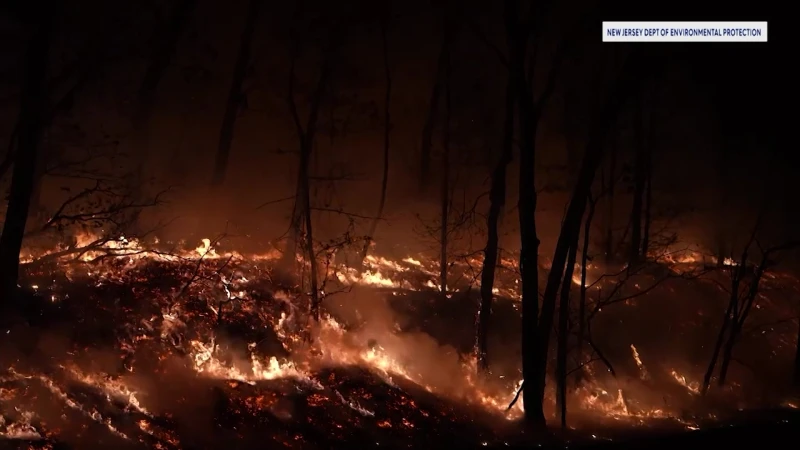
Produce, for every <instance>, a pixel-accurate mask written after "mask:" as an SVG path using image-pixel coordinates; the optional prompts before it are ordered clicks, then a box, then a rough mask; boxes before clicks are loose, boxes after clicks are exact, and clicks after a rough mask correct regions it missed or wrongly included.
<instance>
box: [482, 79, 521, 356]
mask: <svg viewBox="0 0 800 450" xmlns="http://www.w3.org/2000/svg"><path fill="white" fill-rule="evenodd" d="M515 96H516V93H515V92H514V86H513V83H512V80H511V79H510V77H509V80H508V85H507V86H506V111H505V114H506V118H505V123H504V124H503V144H502V145H503V148H502V156H501V157H500V160H499V161H498V162H497V165H496V166H495V168H494V172H493V173H492V185H491V188H490V190H489V215H488V216H487V218H486V228H487V238H486V248H485V249H484V253H483V254H484V257H483V270H482V271H481V305H480V310H479V311H478V326H477V331H478V333H477V353H478V370H479V371H487V370H488V368H489V362H488V359H487V354H488V342H489V328H490V326H489V322H490V319H491V315H492V300H493V297H494V294H493V293H492V291H493V289H494V276H495V271H496V270H497V256H498V251H499V247H498V242H499V237H498V221H499V220H500V213H501V212H502V211H503V207H504V206H505V202H506V170H507V168H508V164H509V163H510V162H511V158H512V150H513V149H512V146H513V141H514V107H515V106H516V101H515Z"/></svg>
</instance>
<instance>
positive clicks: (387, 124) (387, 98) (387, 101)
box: [361, 4, 392, 261]
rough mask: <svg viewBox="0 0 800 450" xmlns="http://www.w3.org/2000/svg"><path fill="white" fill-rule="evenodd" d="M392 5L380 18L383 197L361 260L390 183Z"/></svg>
mask: <svg viewBox="0 0 800 450" xmlns="http://www.w3.org/2000/svg"><path fill="white" fill-rule="evenodd" d="M389 8H390V6H389V5H388V4H387V6H386V7H385V10H384V11H383V13H382V16H381V18H380V27H381V46H382V48H383V74H384V80H385V81H384V82H385V90H384V98H383V105H384V106H383V117H384V122H383V178H382V179H381V199H380V202H379V203H378V214H377V215H376V216H375V218H374V219H373V220H372V224H371V225H370V227H369V233H367V239H366V242H365V243H364V250H363V251H362V252H361V260H362V261H363V260H364V258H366V257H367V252H368V251H369V246H370V244H371V243H372V241H373V239H374V238H375V230H377V229H378V221H379V220H380V219H381V217H382V216H383V208H384V206H385V205H386V190H387V188H388V185H389V143H390V136H391V130H392V120H391V115H390V111H391V99H392V71H391V69H390V68H389V43H388V37H387V33H388V28H389V17H390V14H391V10H390V9H389Z"/></svg>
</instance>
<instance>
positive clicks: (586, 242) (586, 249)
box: [577, 198, 597, 361]
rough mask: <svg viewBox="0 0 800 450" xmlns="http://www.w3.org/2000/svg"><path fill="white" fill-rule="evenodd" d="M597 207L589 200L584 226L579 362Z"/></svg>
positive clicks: (583, 337)
mask: <svg viewBox="0 0 800 450" xmlns="http://www.w3.org/2000/svg"><path fill="white" fill-rule="evenodd" d="M596 207H597V200H595V199H592V198H590V199H589V212H588V213H587V214H586V222H585V223H584V224H583V252H582V253H581V291H580V299H579V303H578V350H577V352H578V361H582V358H583V342H584V340H585V339H586V272H587V267H586V266H587V265H588V264H589V237H590V235H591V232H592V219H593V218H594V212H595V209H596Z"/></svg>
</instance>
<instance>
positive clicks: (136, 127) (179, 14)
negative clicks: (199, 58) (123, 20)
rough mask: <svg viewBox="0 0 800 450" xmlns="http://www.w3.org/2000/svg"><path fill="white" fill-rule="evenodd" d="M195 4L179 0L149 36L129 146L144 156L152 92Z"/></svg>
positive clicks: (164, 69)
mask: <svg viewBox="0 0 800 450" xmlns="http://www.w3.org/2000/svg"><path fill="white" fill-rule="evenodd" d="M196 7H197V0H179V3H178V4H177V6H175V8H174V9H173V10H172V13H171V14H170V15H169V16H168V18H167V20H165V21H164V22H162V23H161V24H160V25H159V26H158V27H157V29H156V32H155V34H154V36H153V44H152V45H153V47H152V50H151V54H150V62H149V64H148V65H147V69H146V70H145V73H144V77H143V79H142V84H141V85H140V86H139V92H138V94H137V99H136V104H135V107H134V108H135V109H134V112H133V131H132V133H133V139H132V141H131V144H132V147H133V149H134V150H135V152H136V153H139V154H142V155H144V156H143V158H146V157H147V155H148V152H149V146H150V142H149V140H150V136H149V132H148V126H149V123H150V119H151V117H152V115H153V108H154V106H155V102H156V94H157V92H158V86H159V85H160V84H161V80H162V79H163V78H164V74H165V73H166V72H167V69H168V68H169V66H170V64H171V63H172V59H173V57H174V56H175V48H176V47H177V46H178V41H179V40H180V38H181V36H182V35H183V30H184V29H185V28H186V24H187V23H188V22H189V19H190V18H191V16H192V13H193V12H194V10H195V8H196ZM144 162H145V159H142V161H141V162H140V165H139V169H138V172H139V178H140V179H143V178H144V177H143V174H142V170H143V166H144Z"/></svg>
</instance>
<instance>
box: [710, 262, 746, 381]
mask: <svg viewBox="0 0 800 450" xmlns="http://www.w3.org/2000/svg"><path fill="white" fill-rule="evenodd" d="M746 261H747V249H745V251H744V252H743V253H742V262H746ZM745 270H747V269H746V268H745V264H742V265H741V266H740V267H737V268H736V269H735V270H734V271H733V272H732V273H731V293H730V297H729V298H728V308H727V309H726V310H725V317H723V319H722V325H721V326H720V329H719V334H717V341H716V343H714V349H713V350H712V351H711V359H710V360H709V362H708V368H706V373H705V375H703V385H702V386H701V388H700V393H701V394H702V395H705V394H706V393H707V392H708V388H709V386H711V377H713V376H714V369H715V368H716V365H717V361H718V360H719V354H720V352H722V348H723V345H724V344H725V338H726V336H727V335H728V334H727V333H728V328H729V327H730V326H731V324H733V323H734V322H735V321H736V314H735V311H736V308H737V305H738V303H739V284H740V283H741V280H742V277H743V276H744V272H745Z"/></svg>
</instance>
